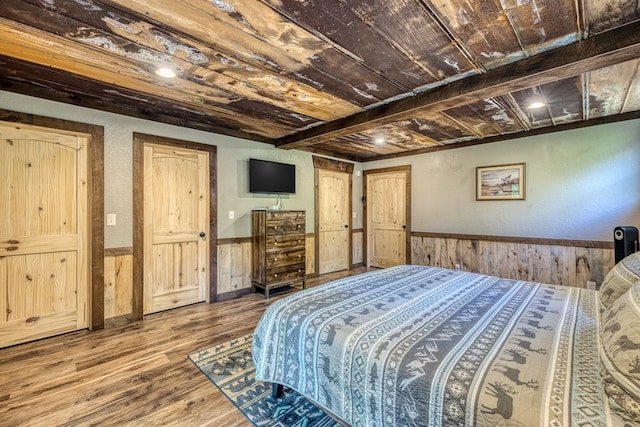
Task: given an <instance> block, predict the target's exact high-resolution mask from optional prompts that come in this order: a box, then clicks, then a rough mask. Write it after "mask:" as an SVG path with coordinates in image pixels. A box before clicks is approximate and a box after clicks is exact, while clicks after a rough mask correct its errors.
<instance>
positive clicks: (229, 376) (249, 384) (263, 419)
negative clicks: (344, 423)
mask: <svg viewBox="0 0 640 427" xmlns="http://www.w3.org/2000/svg"><path fill="white" fill-rule="evenodd" d="M252 340H253V335H247V336H244V337H241V338H238V339H234V340H232V341H228V342H225V343H222V344H219V345H216V346H214V347H211V348H207V349H204V350H201V351H197V352H195V353H192V354H190V355H189V359H191V361H192V362H193V363H195V365H196V366H197V367H198V368H199V369H200V371H202V373H203V374H205V375H206V376H207V378H209V380H211V382H212V383H213V384H215V385H216V386H217V387H218V388H219V389H220V391H221V392H222V393H223V394H224V395H225V396H226V397H227V398H228V399H229V400H230V401H231V402H232V403H233V404H234V405H235V406H236V407H237V408H238V409H240V411H242V413H243V414H244V415H245V416H246V417H247V419H248V420H249V421H251V423H253V425H255V426H269V427H285V426H286V427H334V426H335V427H338V426H339V424H337V423H336V422H335V421H334V420H333V419H332V418H331V417H329V416H328V415H327V414H325V413H324V412H323V411H322V410H321V409H319V408H318V407H317V406H315V405H313V404H312V403H311V402H309V401H308V400H307V399H305V398H304V397H302V396H300V395H299V394H298V393H296V392H294V391H291V390H288V389H286V388H285V391H284V395H283V396H282V397H281V398H278V399H274V398H273V397H272V396H271V390H272V387H271V384H269V383H265V382H262V381H256V379H255V366H254V364H253V359H252V357H251V344H252Z"/></svg>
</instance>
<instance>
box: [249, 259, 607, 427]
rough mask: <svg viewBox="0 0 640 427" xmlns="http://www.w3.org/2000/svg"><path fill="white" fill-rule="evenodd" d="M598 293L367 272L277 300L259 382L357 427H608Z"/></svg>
mask: <svg viewBox="0 0 640 427" xmlns="http://www.w3.org/2000/svg"><path fill="white" fill-rule="evenodd" d="M598 306H599V301H598V294H597V292H595V291H588V290H584V289H577V288H571V287H563V286H552V285H544V284H539V283H532V282H524V281H515V280H508V279H502V278H498V277H492V276H485V275H480V274H474V273H467V272H460V271H452V270H447V269H441V268H434V267H424V266H399V267H393V268H389V269H385V270H379V271H374V272H369V273H365V274H362V275H358V276H353V277H349V278H345V279H341V280H338V281H335V282H331V283H327V284H325V285H322V286H319V287H316V288H312V289H309V290H307V291H304V292H299V293H296V294H293V295H291V296H289V297H287V298H285V299H283V300H280V301H277V302H275V303H274V304H272V305H271V306H270V307H269V308H268V309H267V311H266V312H265V314H264V315H263V317H262V319H261V321H260V323H259V324H258V326H257V328H256V330H255V335H254V343H253V358H254V361H255V365H256V378H257V379H259V380H263V381H268V382H274V383H279V384H283V385H285V386H289V387H291V388H293V389H295V390H297V391H298V392H300V393H301V394H303V395H304V396H307V397H308V398H309V399H311V400H312V401H314V402H316V403H317V404H319V405H320V406H322V407H324V408H326V409H327V410H328V411H329V412H330V413H332V414H334V416H336V417H337V418H339V419H340V420H342V421H343V422H345V423H347V424H349V425H352V426H380V427H382V426H385V427H392V426H403V427H404V426H462V425H467V426H490V427H495V426H502V425H509V426H577V425H592V426H606V425H612V421H611V418H610V415H609V410H608V407H607V404H606V402H605V400H606V398H605V395H604V392H603V389H602V385H601V381H600V373H599V370H600V361H599V356H598V350H597V349H598V345H599V339H598V325H597V322H598V314H597V313H598Z"/></svg>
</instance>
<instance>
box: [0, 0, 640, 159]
mask: <svg viewBox="0 0 640 427" xmlns="http://www.w3.org/2000/svg"><path fill="white" fill-rule="evenodd" d="M639 65H640V3H638V1H637V0H633V1H629V0H483V1H471V0H452V1H444V0H385V1H382V0H357V1H356V0H226V1H223V0H99V1H98V0H2V4H1V5H0V74H1V75H0V89H3V90H7V91H12V92H17V93H24V94H29V95H32V96H36V97H41V98H47V99H52V100H57V101H62V102H67V103H72V104H75V105H80V106H85V107H90V108H96V109H100V110H106V111H111V112H116V113H120V114H125V115H130V116H134V117H140V118H145V119H150V120H156V121H159V122H165V123H170V124H175V125H180V126H186V127H191V128H196V129H202V130H207V131H211V132H216V133H220V134H225V135H231V136H237V137H241V138H247V139H250V140H255V141H260V142H265V143H271V144H274V145H276V146H277V147H281V148H298V149H302V150H308V151H311V152H315V153H320V154H327V155H332V156H337V157H340V158H344V159H350V160H356V161H369V160H375V159H381V158H387V157H390V156H398V155H406V154H415V153H423V152H428V151H432V150H438V149H443V148H451V147H456V146H460V145H469V144H477V143H485V142H492V141H495V140H500V139H507V138H512V137H517V136H522V135H526V134H533V133H544V132H549V131H555V130H561V129H567V128H570V127H579V126H586V125H591V124H597V123H602V122H608V121H617V120H625V119H631V118H637V117H640V113H639V112H640V71H639ZM158 67H169V68H171V69H173V70H174V71H175V73H176V74H177V76H176V78H173V79H168V78H164V77H160V76H158V75H157V74H156V73H155V71H156V69H157V68H158ZM533 100H539V101H542V102H544V104H545V105H544V106H543V107H540V108H536V109H534V108H530V107H529V105H530V104H531V102H532V101H533Z"/></svg>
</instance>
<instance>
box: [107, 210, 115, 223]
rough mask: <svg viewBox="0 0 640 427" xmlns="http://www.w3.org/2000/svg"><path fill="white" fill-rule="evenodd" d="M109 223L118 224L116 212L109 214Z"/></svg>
mask: <svg viewBox="0 0 640 427" xmlns="http://www.w3.org/2000/svg"><path fill="white" fill-rule="evenodd" d="M107 225H116V214H114V213H111V214H107Z"/></svg>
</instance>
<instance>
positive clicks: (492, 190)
mask: <svg viewBox="0 0 640 427" xmlns="http://www.w3.org/2000/svg"><path fill="white" fill-rule="evenodd" d="M476 200H525V164H524V163H512V164H507V165H495V166H478V167H476Z"/></svg>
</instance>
